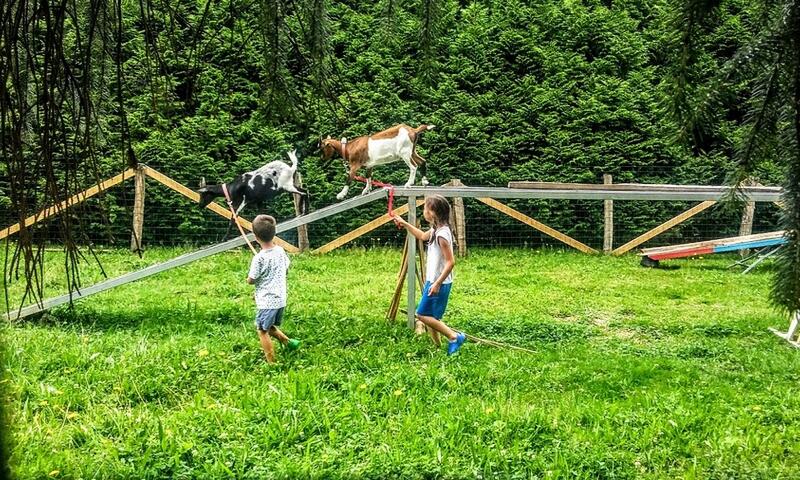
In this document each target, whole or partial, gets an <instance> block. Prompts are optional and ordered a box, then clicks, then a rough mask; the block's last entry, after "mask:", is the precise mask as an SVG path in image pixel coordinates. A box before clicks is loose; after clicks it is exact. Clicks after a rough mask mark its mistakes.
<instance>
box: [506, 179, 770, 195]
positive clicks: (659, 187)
mask: <svg viewBox="0 0 800 480" xmlns="http://www.w3.org/2000/svg"><path fill="white" fill-rule="evenodd" d="M508 188H517V189H519V188H522V189H531V190H605V191H616V192H720V193H722V192H727V191H729V190H730V189H731V188H730V187H728V186H725V185H672V184H661V183H614V184H610V185H609V184H605V183H603V184H597V183H562V182H508ZM740 190H741V191H742V192H745V193H747V192H769V193H780V192H781V191H782V189H781V187H765V186H763V185H747V186H743V187H741V188H740Z"/></svg>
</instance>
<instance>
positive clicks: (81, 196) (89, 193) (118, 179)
mask: <svg viewBox="0 0 800 480" xmlns="http://www.w3.org/2000/svg"><path fill="white" fill-rule="evenodd" d="M134 174H135V170H134V169H132V168H129V169H127V170H125V171H124V172H122V173H120V174H118V175H115V176H113V177H111V178H109V179H108V180H104V181H102V182H100V183H98V184H97V185H95V186H93V187H91V188H88V189H86V190H84V191H82V192H80V193H77V194H75V195H73V196H71V197H69V198H68V199H66V200H64V201H62V202H59V203H57V204H55V205H51V206H49V207H47V208H45V209H44V210H42V211H40V212H39V213H37V214H35V215H31V216H30V217H28V218H26V219H25V220H24V221H23V222H20V223H17V224H15V225H11V226H9V227H8V228H6V229H5V230H2V231H0V240H2V239H4V238H6V237H7V236H9V235H13V234H15V233H17V232H18V231H19V230H20V228H21V227H22V225H23V223H24V225H25V226H26V227H29V226H31V225H33V224H35V223H37V222H41V221H42V220H44V219H46V218H49V217H52V216H53V215H55V214H57V213H61V212H62V211H63V210H65V209H67V208H69V207H71V206H73V205H77V204H78V203H81V202H83V201H84V200H86V199H87V198H90V197H93V196H95V195H97V194H98V193H100V192H103V191H105V190H108V189H109V188H111V187H113V186H114V185H117V184H119V183H122V182H123V181H124V180H127V179H129V178H133V177H134Z"/></svg>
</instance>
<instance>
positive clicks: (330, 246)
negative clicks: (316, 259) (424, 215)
mask: <svg viewBox="0 0 800 480" xmlns="http://www.w3.org/2000/svg"><path fill="white" fill-rule="evenodd" d="M423 203H425V201H424V200H417V206H420V205H422V204H423ZM407 212H408V205H403V206H402V207H400V208H396V209H395V210H394V213H396V214H397V215H405V214H406V213H407ZM391 221H392V219H391V218H390V217H389V214H388V213H384V214H383V215H381V216H380V217H378V218H375V219H374V220H371V221H370V222H367V223H365V224H364V225H361V226H360V227H358V228H356V229H355V230H352V231H350V232H347V233H345V234H344V235H342V236H340V237H339V238H336V239H335V240H332V241H330V242H328V243H326V244H325V245H323V246H321V247H319V248H317V249H316V250H314V251H313V252H311V253H318V254H322V253H328V252H330V251H331V250H335V249H337V248H339V247H341V246H342V245H344V244H346V243H348V242H352V241H353V240H355V239H356V238H358V237H360V236H362V235H364V234H365V233H368V232H371V231H373V230H375V229H376V228H378V227H380V226H382V225H385V224H387V223H389V222H391Z"/></svg>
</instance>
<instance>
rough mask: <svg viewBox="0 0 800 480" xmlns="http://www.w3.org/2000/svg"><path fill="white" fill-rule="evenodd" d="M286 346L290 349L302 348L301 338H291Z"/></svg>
mask: <svg viewBox="0 0 800 480" xmlns="http://www.w3.org/2000/svg"><path fill="white" fill-rule="evenodd" d="M286 346H287V347H289V350H297V349H298V348H300V340H297V339H296V338H290V339H289V341H288V342H287V343H286Z"/></svg>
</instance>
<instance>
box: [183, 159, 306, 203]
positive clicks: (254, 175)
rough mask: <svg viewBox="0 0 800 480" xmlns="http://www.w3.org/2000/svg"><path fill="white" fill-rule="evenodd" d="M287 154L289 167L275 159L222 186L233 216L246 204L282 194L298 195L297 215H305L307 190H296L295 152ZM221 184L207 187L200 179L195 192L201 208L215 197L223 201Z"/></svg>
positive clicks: (223, 194) (298, 188)
mask: <svg viewBox="0 0 800 480" xmlns="http://www.w3.org/2000/svg"><path fill="white" fill-rule="evenodd" d="M288 155H289V158H290V159H291V161H292V165H291V166H289V165H287V164H286V163H284V162H281V161H280V160H275V161H274V162H269V163H267V164H266V165H264V166H262V167H261V168H259V169H257V170H253V171H251V172H246V173H243V174H241V175H239V176H238V177H236V178H235V179H234V180H233V181H230V182H228V183H225V184H224V185H225V187H226V188H227V190H228V195H229V196H230V200H231V203H232V204H233V208H234V210H235V211H236V213H235V214H236V216H239V213H240V212H241V211H242V210H243V209H244V207H245V206H246V205H250V204H256V205H258V204H262V203H263V202H264V201H266V200H271V199H273V198H275V197H276V196H278V195H279V194H280V193H281V192H288V193H296V194H298V195H300V215H305V214H306V212H307V211H308V203H309V202H308V191H307V190H306V189H304V188H300V187H296V186H295V184H294V174H295V172H296V171H297V155H296V150H292V151H291V152H288ZM222 185H223V184H219V185H206V184H205V179H202V180H201V182H200V189H199V190H198V191H197V193H199V194H200V206H201V207H205V206H206V205H208V204H209V203H211V202H212V201H213V200H214V199H215V198H217V197H223V198H225V192H224V191H223V189H222Z"/></svg>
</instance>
